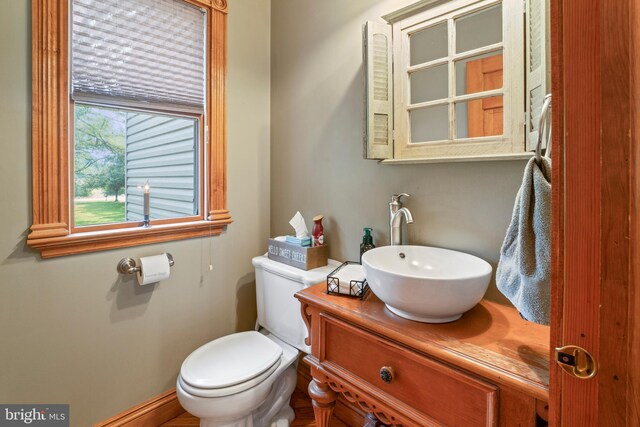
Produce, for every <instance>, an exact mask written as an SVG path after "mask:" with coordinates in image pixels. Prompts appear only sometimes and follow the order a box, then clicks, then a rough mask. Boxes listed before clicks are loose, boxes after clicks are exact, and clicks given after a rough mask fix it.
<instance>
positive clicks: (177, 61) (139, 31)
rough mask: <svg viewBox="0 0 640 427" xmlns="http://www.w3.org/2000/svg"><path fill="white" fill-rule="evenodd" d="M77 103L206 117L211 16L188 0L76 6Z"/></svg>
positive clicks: (115, 0)
mask: <svg viewBox="0 0 640 427" xmlns="http://www.w3.org/2000/svg"><path fill="white" fill-rule="evenodd" d="M72 9H73V10H72V17H73V18H72V23H71V24H72V45H71V80H72V84H71V85H70V86H71V94H72V97H73V99H74V100H76V101H83V102H87V101H93V102H101V103H114V104H116V105H124V106H140V105H147V106H150V107H154V106H155V107H160V108H165V109H166V108H174V109H175V108H177V109H179V110H180V111H183V110H184V111H195V112H202V111H204V104H205V84H206V78H205V64H206V61H205V37H206V34H205V25H206V14H205V12H204V11H203V10H201V9H198V8H196V7H194V6H191V5H189V4H187V3H184V2H182V1H180V0H73V1H72Z"/></svg>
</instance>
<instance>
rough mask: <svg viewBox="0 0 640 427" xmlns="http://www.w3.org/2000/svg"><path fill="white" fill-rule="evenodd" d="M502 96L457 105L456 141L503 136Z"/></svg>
mask: <svg viewBox="0 0 640 427" xmlns="http://www.w3.org/2000/svg"><path fill="white" fill-rule="evenodd" d="M503 117H504V114H503V106H502V96H492V97H490V98H482V99H476V100H473V101H466V102H458V103H456V104H455V122H456V139H460V138H477V137H481V136H496V135H502V134H503V132H504V131H503Z"/></svg>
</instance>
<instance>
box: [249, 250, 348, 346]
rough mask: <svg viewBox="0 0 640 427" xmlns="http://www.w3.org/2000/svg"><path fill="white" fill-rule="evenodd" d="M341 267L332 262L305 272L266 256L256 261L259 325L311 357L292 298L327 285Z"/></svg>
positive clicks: (297, 310)
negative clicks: (301, 292)
mask: <svg viewBox="0 0 640 427" xmlns="http://www.w3.org/2000/svg"><path fill="white" fill-rule="evenodd" d="M339 265H340V263H339V262H337V261H334V260H331V259H330V260H329V264H328V265H327V266H325V267H320V268H315V269H313V270H308V271H304V270H300V269H298V268H295V267H291V266H289V265H286V264H282V263H280V262H276V261H273V260H270V259H269V258H268V257H267V256H266V255H263V256H258V257H255V258H253V266H254V267H255V270H256V303H257V309H258V324H259V325H260V326H262V327H263V328H265V329H267V330H268V331H269V332H271V333H272V334H273V335H275V336H276V337H278V338H280V339H281V340H282V341H284V342H286V343H287V344H289V345H292V346H294V347H296V348H297V349H299V350H301V351H304V352H305V353H309V352H310V351H311V348H310V347H309V346H307V345H305V343H304V339H305V338H306V337H307V333H308V332H307V327H306V326H305V324H304V321H303V320H302V314H301V313H300V302H299V301H298V300H297V299H296V298H295V297H294V296H293V295H294V294H295V293H296V292H298V291H299V290H302V289H304V288H307V287H309V286H312V285H315V284H317V283H321V282H324V281H325V280H327V275H328V274H329V273H331V272H332V271H333V270H335V269H336V268H337V267H338V266H339Z"/></svg>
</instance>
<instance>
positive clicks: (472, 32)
mask: <svg viewBox="0 0 640 427" xmlns="http://www.w3.org/2000/svg"><path fill="white" fill-rule="evenodd" d="M501 41H502V5H501V4H499V5H496V6H493V7H489V8H487V9H484V10H481V11H478V12H475V13H472V14H470V15H466V16H464V17H462V18H458V19H456V52H457V53H460V52H466V51H468V50H472V49H477V48H480V47H483V46H488V45H491V44H494V43H500V42H501Z"/></svg>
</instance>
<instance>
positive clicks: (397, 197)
mask: <svg viewBox="0 0 640 427" xmlns="http://www.w3.org/2000/svg"><path fill="white" fill-rule="evenodd" d="M401 197H411V194H407V193H400V194H394V195H393V196H391V203H402V201H401V200H400V198H401Z"/></svg>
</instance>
